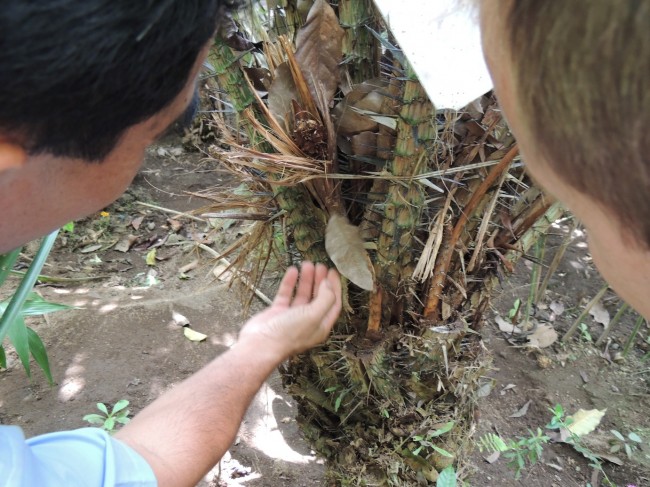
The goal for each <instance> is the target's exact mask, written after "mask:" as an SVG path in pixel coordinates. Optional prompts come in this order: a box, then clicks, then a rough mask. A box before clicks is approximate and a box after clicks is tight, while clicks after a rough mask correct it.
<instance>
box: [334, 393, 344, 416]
mask: <svg viewBox="0 0 650 487" xmlns="http://www.w3.org/2000/svg"><path fill="white" fill-rule="evenodd" d="M342 400H343V394H340V395H339V397H337V398H336V401H335V402H334V412H335V413H336V412H338V410H339V408H340V407H341V401H342Z"/></svg>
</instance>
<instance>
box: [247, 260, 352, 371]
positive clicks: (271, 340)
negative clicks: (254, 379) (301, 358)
mask: <svg viewBox="0 0 650 487" xmlns="http://www.w3.org/2000/svg"><path fill="white" fill-rule="evenodd" d="M296 283H297V284H298V286H297V287H296ZM294 289H295V295H294ZM340 312H341V281H340V278H339V275H338V273H337V272H336V271H335V270H333V269H330V270H329V271H328V269H327V267H326V266H324V265H323V264H316V265H315V266H314V264H312V263H311V262H303V264H302V266H301V270H300V272H298V269H296V268H295V267H291V268H289V269H288V270H287V272H286V274H285V275H284V278H283V279H282V282H281V283H280V287H279V289H278V292H277V294H276V296H275V299H274V300H273V304H272V305H271V306H270V307H268V308H267V309H265V310H264V311H262V312H261V313H258V314H256V315H255V316H253V317H252V318H251V319H250V320H249V321H248V322H247V323H246V324H245V325H244V327H243V328H242V330H241V332H240V334H239V342H238V343H240V344H241V343H250V344H252V345H254V346H255V347H257V348H258V349H259V350H264V351H267V352H272V353H275V354H277V358H278V360H279V361H282V360H284V359H286V358H288V357H290V356H291V355H294V354H296V353H300V352H303V351H305V350H307V349H309V348H312V347H314V346H316V345H318V344H319V343H322V342H323V341H325V339H326V338H327V336H328V335H329V333H330V330H331V329H332V326H333V325H334V322H335V321H336V318H337V317H338V315H339V313H340Z"/></svg>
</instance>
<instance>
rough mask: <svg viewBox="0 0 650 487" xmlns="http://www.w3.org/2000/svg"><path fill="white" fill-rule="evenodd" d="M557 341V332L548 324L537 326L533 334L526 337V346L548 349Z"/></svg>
mask: <svg viewBox="0 0 650 487" xmlns="http://www.w3.org/2000/svg"><path fill="white" fill-rule="evenodd" d="M556 340H557V332H556V331H555V329H554V328H553V327H552V326H551V325H548V324H542V325H538V326H537V328H536V329H535V331H534V332H533V333H531V334H530V335H528V345H529V346H531V347H537V348H546V347H550V346H551V345H552V344H553V343H555V342H556Z"/></svg>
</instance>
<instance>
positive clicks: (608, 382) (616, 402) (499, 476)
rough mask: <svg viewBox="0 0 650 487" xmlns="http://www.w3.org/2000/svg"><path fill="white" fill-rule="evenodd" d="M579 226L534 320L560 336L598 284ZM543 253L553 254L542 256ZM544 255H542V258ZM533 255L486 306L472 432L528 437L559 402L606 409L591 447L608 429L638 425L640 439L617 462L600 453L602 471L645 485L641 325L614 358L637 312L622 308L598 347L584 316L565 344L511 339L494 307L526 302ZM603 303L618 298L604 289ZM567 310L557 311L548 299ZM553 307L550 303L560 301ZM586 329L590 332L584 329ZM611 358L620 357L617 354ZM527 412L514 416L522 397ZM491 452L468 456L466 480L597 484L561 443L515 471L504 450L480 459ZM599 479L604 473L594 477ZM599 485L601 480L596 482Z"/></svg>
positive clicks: (601, 442)
mask: <svg viewBox="0 0 650 487" xmlns="http://www.w3.org/2000/svg"><path fill="white" fill-rule="evenodd" d="M566 230H567V228H566V227H562V226H559V227H558V228H556V229H555V230H554V233H555V234H556V235H554V236H552V237H551V238H550V239H549V242H548V247H547V249H548V252H547V256H548V260H550V258H552V256H553V253H554V251H555V249H556V248H557V246H558V245H559V242H560V241H561V239H562V237H563V235H564V232H566ZM584 237H585V236H584V234H582V232H580V231H578V232H576V233H575V234H574V239H573V241H572V243H571V245H570V247H569V249H568V251H567V254H566V255H565V258H564V261H563V263H562V265H561V266H560V268H559V270H558V271H557V273H556V274H555V276H554V277H553V278H552V279H551V282H550V286H549V290H548V293H547V295H546V297H545V299H544V300H543V301H542V303H543V304H542V306H541V307H540V309H538V310H537V312H536V316H537V317H538V318H539V319H540V321H543V322H546V323H550V324H551V325H552V326H553V328H554V329H555V330H556V331H557V332H558V334H559V335H560V336H562V335H563V334H564V333H565V332H566V331H567V329H568V328H569V326H571V324H572V323H573V321H574V320H575V318H576V317H577V315H578V314H579V313H580V311H581V310H582V309H583V307H584V305H585V304H586V302H587V301H588V300H589V299H590V298H592V297H593V296H594V295H595V294H596V293H597V292H598V290H599V289H600V288H601V287H602V286H603V284H604V282H603V280H602V278H601V277H600V276H599V275H598V273H597V271H596V270H595V269H594V267H593V265H592V263H591V258H590V256H589V252H588V247H587V244H586V242H585V238H584ZM548 253H550V255H548ZM547 264H548V261H547ZM530 275H531V270H530V264H529V263H527V262H526V261H522V262H520V265H519V266H518V268H517V270H516V272H515V274H514V275H513V276H511V278H510V279H509V280H508V281H507V282H504V283H503V286H502V289H501V292H500V293H499V294H498V295H496V296H494V300H493V313H492V315H491V316H488V325H487V326H486V327H485V329H484V340H485V343H486V346H487V347H488V349H489V350H490V351H491V352H492V354H493V360H494V363H493V367H494V372H493V373H492V374H491V375H490V377H491V378H492V379H493V381H494V382H493V388H492V391H491V393H490V394H489V395H488V396H487V397H485V398H484V399H482V401H481V402H480V421H479V422H478V427H477V431H476V435H475V437H476V439H477V440H478V439H479V438H480V437H482V436H484V435H486V434H487V433H494V434H498V435H500V436H501V437H503V438H510V439H514V440H516V439H517V437H530V436H531V431H532V432H535V431H536V430H537V428H541V429H542V431H543V432H545V433H549V432H550V430H547V429H545V428H544V426H545V425H547V424H548V423H549V421H550V419H551V417H552V413H551V411H550V409H551V408H553V407H555V406H556V405H557V404H561V405H562V406H563V408H564V410H565V411H566V412H567V413H568V414H573V413H575V412H576V411H577V410H579V409H585V410H591V409H599V410H605V409H606V410H607V412H606V413H605V416H604V418H603V420H602V422H601V424H600V425H599V426H598V428H597V429H596V431H595V432H594V433H592V434H590V435H588V436H587V438H586V440H587V439H589V438H590V437H593V438H594V439H595V440H598V442H597V444H596V443H594V445H593V446H592V449H593V450H594V451H596V450H598V452H601V453H602V452H605V453H607V452H608V450H609V448H610V445H609V442H610V441H613V440H614V438H615V437H614V435H613V434H612V433H611V432H610V430H612V429H615V430H617V431H619V432H621V433H623V434H624V435H627V434H628V433H630V432H636V433H638V434H639V435H640V436H641V437H642V438H643V440H644V443H643V444H642V445H641V448H639V449H636V450H635V451H634V452H633V456H632V458H631V459H629V458H627V456H626V455H625V453H624V452H622V451H621V452H617V453H616V456H617V457H618V458H619V459H620V460H621V462H622V465H615V464H613V463H610V462H604V465H605V472H606V473H607V475H608V477H609V478H610V480H611V481H612V482H614V484H615V485H617V486H628V485H635V486H642V485H650V448H649V447H648V440H650V428H649V427H650V423H649V421H648V413H649V412H650V382H649V379H650V367H649V365H648V363H647V362H643V361H641V358H642V356H643V354H644V353H645V351H646V350H647V345H648V344H647V342H645V341H644V338H647V337H648V329H647V328H644V329H643V331H642V332H641V334H640V335H641V336H640V337H638V338H637V340H636V343H635V347H633V348H632V350H631V352H630V354H629V355H628V357H627V358H626V359H625V360H620V361H618V362H617V361H614V360H612V358H613V357H615V356H616V354H617V353H620V352H621V350H622V349H623V346H624V344H625V342H626V340H627V338H628V336H629V335H630V333H631V330H632V327H633V324H634V315H633V314H631V313H628V314H626V315H624V317H623V319H622V320H621V322H620V324H619V326H618V328H617V329H616V330H615V331H614V332H613V333H612V334H611V335H610V338H611V342H610V343H609V345H608V346H607V353H603V352H604V351H605V348H606V344H603V345H602V346H599V347H595V346H594V344H593V342H594V341H595V340H597V338H598V337H599V336H600V334H601V333H602V331H603V326H602V325H601V324H599V323H597V322H596V321H595V320H594V319H593V318H592V317H591V316H587V317H586V318H585V319H584V323H585V325H587V328H586V329H585V332H583V333H580V332H579V333H577V335H576V337H575V338H574V339H573V340H570V341H569V342H568V343H566V344H563V343H560V341H557V342H556V343H554V344H553V345H551V346H550V347H548V348H544V349H542V350H535V349H531V348H526V347H522V346H520V345H517V344H512V343H510V342H509V341H508V338H509V336H508V335H507V334H504V333H502V332H500V331H499V330H498V327H497V325H496V324H495V320H494V319H493V317H494V316H495V315H496V314H497V313H498V314H499V315H500V316H504V317H505V316H507V315H508V312H509V310H510V309H511V308H512V307H513V303H514V302H515V300H516V299H517V298H519V299H521V300H522V301H523V302H525V301H526V299H527V296H528V292H529V286H530V284H529V283H530ZM603 301H604V303H605V307H606V309H607V310H608V313H609V315H610V316H613V315H614V313H615V312H616V310H617V309H618V307H620V304H621V303H620V301H619V300H618V299H617V297H616V296H615V295H614V294H613V293H611V292H609V293H608V294H607V295H606V296H605V298H604V300H603ZM550 303H553V306H552V307H553V308H555V309H556V310H557V309H560V310H561V309H562V308H564V311H562V312H561V313H559V315H558V316H554V313H553V311H552V309H551V307H550V306H549V304H550ZM558 303H559V304H560V307H559V308H558V307H557V304H558ZM589 335H590V336H591V340H590V337H589ZM617 358H618V357H617ZM529 401H530V403H529V406H528V409H527V412H526V413H525V414H523V415H522V416H521V417H512V415H516V413H517V412H519V411H520V410H521V408H522V407H523V406H525V405H526V404H527V403H528V402H529ZM488 456H489V452H483V453H480V452H478V451H476V452H475V453H474V455H473V457H472V463H473V466H474V469H475V473H474V475H473V476H472V477H471V479H470V482H471V485H473V486H493V485H494V486H496V485H499V486H506V487H508V486H517V485H527V486H531V487H533V486H535V487H536V486H540V487H542V486H544V487H547V486H585V485H588V484H589V483H590V482H591V483H592V485H600V484H598V483H596V482H594V481H593V480H594V479H595V477H592V475H594V474H593V468H591V467H590V466H589V462H588V461H587V460H586V459H585V458H584V457H583V456H582V455H580V454H578V453H577V452H576V451H575V450H574V449H573V448H572V447H570V446H569V445H566V444H561V443H558V444H550V445H548V446H546V447H545V448H544V454H543V458H542V460H541V461H540V462H538V463H537V464H536V465H535V466H534V467H529V468H526V469H524V470H523V471H522V473H521V478H520V479H515V475H514V470H513V469H511V468H508V467H507V465H506V464H507V459H504V458H503V457H501V458H499V459H498V460H497V461H496V462H494V463H492V464H490V463H488V462H487V461H486V460H485V457H488ZM601 480H602V477H601ZM603 485H604V484H603Z"/></svg>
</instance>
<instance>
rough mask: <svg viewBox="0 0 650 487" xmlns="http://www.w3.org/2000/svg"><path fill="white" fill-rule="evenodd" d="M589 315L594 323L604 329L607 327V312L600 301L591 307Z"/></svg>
mask: <svg viewBox="0 0 650 487" xmlns="http://www.w3.org/2000/svg"><path fill="white" fill-rule="evenodd" d="M589 314H590V315H591V316H592V318H593V319H594V321H595V322H596V323H600V324H601V325H603V326H605V327H606V326H607V325H609V321H610V319H609V311H607V309H606V308H605V306H603V303H601V302H600V301H598V302H597V303H596V304H594V305H593V306H592V307H591V309H590V310H589Z"/></svg>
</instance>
